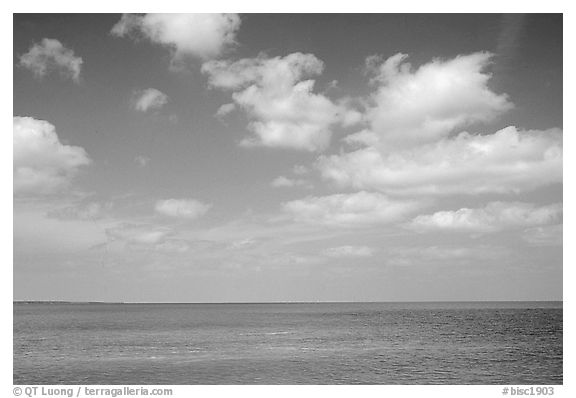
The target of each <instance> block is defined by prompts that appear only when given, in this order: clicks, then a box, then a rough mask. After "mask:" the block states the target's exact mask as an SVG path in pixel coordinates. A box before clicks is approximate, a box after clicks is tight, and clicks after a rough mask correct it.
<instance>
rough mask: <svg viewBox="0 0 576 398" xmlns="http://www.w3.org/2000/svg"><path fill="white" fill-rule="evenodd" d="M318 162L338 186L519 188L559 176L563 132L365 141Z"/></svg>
mask: <svg viewBox="0 0 576 398" xmlns="http://www.w3.org/2000/svg"><path fill="white" fill-rule="evenodd" d="M317 166H318V168H319V169H320V171H321V174H322V176H323V177H324V178H327V179H329V180H332V181H334V182H336V183H337V184H339V185H340V186H350V187H354V188H357V189H370V190H378V191H381V192H385V193H393V194H402V195H414V194H434V195H451V194H467V195H473V194H478V193H512V192H514V193H518V192H522V191H528V190H532V189H535V188H538V187H541V186H546V185H549V184H553V183H561V182H562V132H561V131H560V130H558V129H551V130H546V131H538V130H528V131H520V130H517V129H516V128H515V127H507V128H505V129H502V130H500V131H498V132H496V133H494V134H488V135H471V134H468V133H461V134H459V135H458V136H456V137H453V138H444V139H442V140H440V141H438V142H436V143H430V144H425V145H421V146H418V147H413V148H408V149H404V150H398V151H395V152H390V153H388V152H385V151H381V150H379V149H378V148H376V147H374V146H369V147H367V148H362V149H359V150H356V151H353V152H348V153H344V154H339V155H332V156H328V157H321V158H320V159H319V160H318V163H317Z"/></svg>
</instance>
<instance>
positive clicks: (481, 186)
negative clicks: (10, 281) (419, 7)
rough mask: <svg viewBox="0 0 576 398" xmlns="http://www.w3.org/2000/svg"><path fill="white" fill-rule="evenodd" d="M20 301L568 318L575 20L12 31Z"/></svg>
mask: <svg viewBox="0 0 576 398" xmlns="http://www.w3.org/2000/svg"><path fill="white" fill-rule="evenodd" d="M13 123H14V127H13V134H14V137H13V143H14V299H16V300H93V301H161V302H165V301H169V302H231V301H242V302H247V301H317V300H318V301H421V300H561V299H562V17H561V16H558V15H526V16H522V15H497V14H490V15H441V14H437V15H418V14H411V15H400V14H396V15H378V14H371V15H358V14H356V15H346V14H340V15H319V14H316V15H288V14H284V15H283V14H275V15H266V14H259V15H236V14H228V15H211V14H201V15H198V14H196V15H194V14H182V15H178V14H171V15H161V14H160V15H159V14H146V15H133V14H129V15H105V14H100V15H57V14H52V15H31V14H30V15H24V14H21V15H15V17H14V122H13Z"/></svg>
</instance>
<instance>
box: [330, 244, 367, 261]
mask: <svg viewBox="0 0 576 398" xmlns="http://www.w3.org/2000/svg"><path fill="white" fill-rule="evenodd" d="M324 255H326V256H328V257H335V258H342V257H372V256H373V255H374V249H372V248H370V247H367V246H339V247H331V248H329V249H326V250H324Z"/></svg>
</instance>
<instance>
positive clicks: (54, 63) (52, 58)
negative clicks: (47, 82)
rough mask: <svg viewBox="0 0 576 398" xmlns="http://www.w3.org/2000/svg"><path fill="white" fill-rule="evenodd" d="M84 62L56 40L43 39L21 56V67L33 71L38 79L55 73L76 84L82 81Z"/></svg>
mask: <svg viewBox="0 0 576 398" xmlns="http://www.w3.org/2000/svg"><path fill="white" fill-rule="evenodd" d="M83 62H84V61H83V60H82V58H80V57H77V56H75V55H74V51H72V50H70V49H68V48H66V47H64V46H63V45H62V43H60V42H59V41H58V40H55V39H42V41H41V42H40V43H36V44H34V45H33V46H32V47H30V50H28V52H27V53H26V54H23V55H22V56H20V65H22V66H23V67H25V68H27V69H29V70H30V71H32V73H34V75H35V76H36V77H44V76H46V75H47V74H48V73H49V72H52V71H55V72H59V73H60V75H62V76H63V77H66V78H70V79H72V80H74V81H75V82H78V81H79V80H80V72H81V70H82V63H83Z"/></svg>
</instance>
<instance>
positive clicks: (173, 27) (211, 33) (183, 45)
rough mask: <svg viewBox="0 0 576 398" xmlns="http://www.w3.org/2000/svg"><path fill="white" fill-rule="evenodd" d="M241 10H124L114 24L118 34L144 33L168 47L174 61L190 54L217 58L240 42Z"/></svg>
mask: <svg viewBox="0 0 576 398" xmlns="http://www.w3.org/2000/svg"><path fill="white" fill-rule="evenodd" d="M239 28H240V17H239V16H238V15H237V14H146V15H135V14H124V15H123V16H122V19H120V21H119V22H118V23H116V25H114V26H113V27H112V31H111V33H112V34H113V35H115V36H119V37H126V36H136V37H144V38H146V39H147V40H149V41H151V42H152V43H155V44H159V45H161V46H164V47H168V48H169V49H170V50H171V52H172V63H173V64H178V63H181V62H182V61H185V60H186V59H187V58H189V57H193V58H200V59H203V60H206V59H211V58H216V57H218V56H219V55H220V54H222V53H223V52H224V51H225V50H226V49H227V48H229V47H230V46H232V45H234V44H235V43H236V32H237V31H238V29H239Z"/></svg>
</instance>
